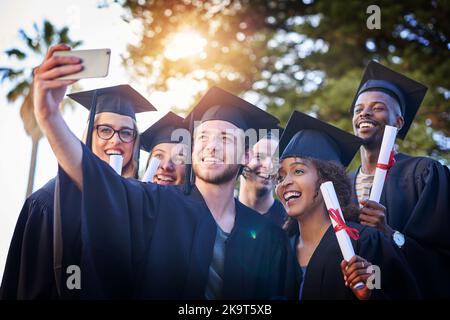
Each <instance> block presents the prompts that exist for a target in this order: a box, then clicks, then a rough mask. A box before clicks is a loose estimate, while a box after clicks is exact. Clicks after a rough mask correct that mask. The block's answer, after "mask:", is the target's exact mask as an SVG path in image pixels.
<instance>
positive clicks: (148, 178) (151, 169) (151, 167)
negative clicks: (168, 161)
mask: <svg viewBox="0 0 450 320" xmlns="http://www.w3.org/2000/svg"><path fill="white" fill-rule="evenodd" d="M160 163H161V160H159V159H158V158H155V157H152V158H151V159H150V163H149V164H148V167H147V170H145V173H144V176H143V177H142V182H152V180H153V177H154V176H155V173H156V170H158V168H159V164H160Z"/></svg>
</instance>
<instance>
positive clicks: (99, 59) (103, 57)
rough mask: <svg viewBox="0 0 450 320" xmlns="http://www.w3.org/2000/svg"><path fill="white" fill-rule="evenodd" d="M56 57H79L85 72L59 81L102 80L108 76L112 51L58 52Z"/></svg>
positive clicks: (82, 71) (61, 78) (64, 77)
mask: <svg viewBox="0 0 450 320" xmlns="http://www.w3.org/2000/svg"><path fill="white" fill-rule="evenodd" d="M53 55H55V56H66V57H77V58H79V59H81V60H82V64H83V70H81V71H80V72H77V73H73V74H70V75H67V76H63V77H60V78H58V79H59V80H79V79H85V78H101V77H106V76H107V75H108V69H109V60H110V57H111V49H91V50H70V51H56V52H55V53H54V54H53Z"/></svg>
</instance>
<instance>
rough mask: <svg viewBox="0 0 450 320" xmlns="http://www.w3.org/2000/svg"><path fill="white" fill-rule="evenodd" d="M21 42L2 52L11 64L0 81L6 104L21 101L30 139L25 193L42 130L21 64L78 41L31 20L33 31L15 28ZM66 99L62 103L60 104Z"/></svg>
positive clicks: (0, 72)
mask: <svg viewBox="0 0 450 320" xmlns="http://www.w3.org/2000/svg"><path fill="white" fill-rule="evenodd" d="M19 36H20V39H21V40H23V45H22V46H21V47H19V48H11V49H7V50H6V51H5V54H6V55H7V56H8V57H9V58H10V59H11V62H12V64H14V66H6V67H0V83H3V82H4V81H8V82H9V84H10V85H11V88H10V89H9V91H8V93H7V96H6V98H7V100H8V101H9V102H10V103H14V102H16V101H21V106H20V116H21V118H22V121H23V125H24V129H25V132H26V133H27V135H28V136H30V138H31V141H32V151H31V160H30V169H29V174H28V183H27V191H26V196H27V197H28V196H29V195H30V194H31V192H32V191H33V184H34V176H35V170H36V157H37V150H38V145H39V141H40V139H41V138H42V132H41V130H40V129H39V126H38V124H37V122H36V118H35V117H34V111H33V110H34V106H33V85H32V83H33V67H30V66H25V63H29V64H32V63H39V62H36V61H42V60H43V58H44V56H45V54H46V52H47V50H48V48H49V47H50V46H51V45H54V44H57V43H66V44H68V45H70V46H71V47H72V48H75V47H77V46H79V45H80V44H81V43H82V42H81V41H73V40H72V39H70V37H69V28H68V27H63V28H61V29H58V28H56V27H55V26H54V25H53V24H52V23H51V22H50V21H47V20H44V22H43V24H42V27H41V28H39V26H38V25H37V24H36V23H34V24H33V34H32V35H31V36H30V35H29V34H28V33H27V32H26V31H25V30H24V29H20V30H19ZM65 104H67V102H63V103H62V107H64V106H65Z"/></svg>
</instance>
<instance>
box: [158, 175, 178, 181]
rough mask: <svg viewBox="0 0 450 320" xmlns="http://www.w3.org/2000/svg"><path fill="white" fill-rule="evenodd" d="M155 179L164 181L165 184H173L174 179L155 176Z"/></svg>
mask: <svg viewBox="0 0 450 320" xmlns="http://www.w3.org/2000/svg"><path fill="white" fill-rule="evenodd" d="M156 178H158V180H161V181H166V182H174V181H175V179H174V178H172V177H167V176H156Z"/></svg>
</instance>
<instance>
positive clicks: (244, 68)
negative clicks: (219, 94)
mask: <svg viewBox="0 0 450 320" xmlns="http://www.w3.org/2000/svg"><path fill="white" fill-rule="evenodd" d="M115 2H120V3H121V4H122V5H123V6H124V7H125V8H127V10H128V14H127V19H130V20H131V19H136V20H138V21H139V22H140V23H141V26H142V28H141V29H142V33H141V39H140V41H139V43H138V44H135V45H130V46H129V55H127V56H125V57H124V58H125V63H126V65H127V66H129V69H130V71H131V72H132V73H133V74H134V75H135V76H136V77H137V78H141V77H143V78H145V79H146V82H147V83H148V86H149V89H152V90H153V89H157V90H158V89H163V90H164V89H167V86H168V83H170V81H171V79H174V78H183V77H188V78H189V77H193V78H196V77H197V78H198V79H201V80H203V81H205V82H206V84H207V85H205V86H204V88H205V90H206V88H207V87H208V86H211V85H219V86H221V87H223V88H225V89H228V90H230V91H232V92H234V93H237V94H242V93H244V92H248V91H254V92H257V93H258V94H259V97H260V99H259V103H258V104H259V105H262V106H266V107H267V109H268V111H270V112H271V113H273V114H274V115H276V116H278V117H279V118H280V119H281V121H282V123H283V124H285V123H286V121H287V119H288V117H289V115H290V114H291V112H292V110H294V109H296V110H301V111H304V112H308V113H310V114H313V115H316V116H317V117H318V118H320V119H322V120H325V121H329V122H331V123H334V124H336V125H338V126H340V127H342V128H344V129H346V130H348V131H351V117H350V115H349V113H348V110H349V107H350V104H351V102H352V100H353V97H354V94H355V91H356V89H357V86H358V84H359V81H360V78H361V76H362V73H363V69H364V67H365V65H366V64H367V62H368V61H370V60H371V59H377V60H378V61H380V62H381V63H383V64H385V65H387V66H389V67H391V68H393V69H395V70H398V71H399V72H402V73H405V74H407V75H409V76H411V77H413V78H414V79H417V80H419V81H421V82H423V83H425V84H426V85H428V86H429V91H428V94H427V96H426V98H425V101H424V103H423V105H422V108H421V109H420V110H419V113H418V115H417V117H416V120H415V122H414V124H413V126H412V128H411V130H410V133H409V134H408V136H407V138H406V140H405V141H404V142H403V143H401V144H400V149H401V150H402V151H405V152H407V153H410V154H414V155H429V156H433V157H435V158H437V159H440V160H443V161H444V162H446V163H448V162H449V161H450V158H449V155H448V149H450V148H449V138H448V137H449V129H450V128H449V126H448V123H449V118H450V110H449V104H448V99H449V97H450V91H449V90H450V83H449V80H448V76H447V75H448V74H450V73H449V71H450V64H449V62H448V58H449V48H450V44H449V34H450V30H449V26H450V25H449V24H448V23H447V17H448V16H449V15H450V5H449V1H448V0H447V1H437V0H436V1H429V0H428V1H425V0H419V1H414V2H395V3H393V2H392V1H387V0H380V1H377V3H376V4H377V5H378V6H379V7H380V9H381V29H379V30H378V29H374V30H370V29H369V28H367V25H366V22H367V19H368V18H369V15H370V14H368V13H367V12H366V10H367V7H368V6H369V5H371V4H373V3H372V1H314V0H308V1H306V0H305V1H298V0H295V1H294V0H285V1H258V0H252V1H245V0H234V1H233V0H229V1H215V0H204V1H200V0H192V1H191V0H184V1H162V0H153V1H147V2H143V1H138V0H128V1H115ZM184 28H191V29H193V30H197V31H198V32H200V33H202V34H203V36H204V37H205V38H206V39H207V40H208V44H207V45H206V47H205V49H204V54H203V55H202V56H200V55H199V56H193V57H192V56H191V57H187V58H183V59H178V60H171V59H169V58H168V57H167V56H165V54H164V53H165V50H166V48H167V45H168V43H169V41H170V39H171V37H172V36H173V34H175V33H177V32H180V30H183V29H184ZM188 47H189V43H186V48H188Z"/></svg>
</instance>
